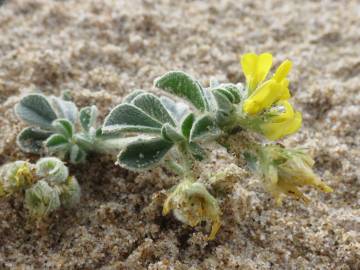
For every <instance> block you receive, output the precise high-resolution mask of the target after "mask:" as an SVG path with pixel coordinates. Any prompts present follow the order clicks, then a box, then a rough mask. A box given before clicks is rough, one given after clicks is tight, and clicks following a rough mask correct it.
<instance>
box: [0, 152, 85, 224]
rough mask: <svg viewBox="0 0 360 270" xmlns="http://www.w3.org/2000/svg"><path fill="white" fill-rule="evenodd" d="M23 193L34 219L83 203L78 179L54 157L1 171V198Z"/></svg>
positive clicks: (17, 163)
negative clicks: (61, 208)
mask: <svg viewBox="0 0 360 270" xmlns="http://www.w3.org/2000/svg"><path fill="white" fill-rule="evenodd" d="M20 192H25V199H24V206H25V208H26V209H27V210H28V211H29V214H30V216H31V217H32V218H35V219H42V218H44V217H46V216H47V215H49V214H50V213H51V212H53V211H55V210H57V209H58V208H60V207H61V206H62V207H65V208H69V207H73V206H75V205H76V204H78V203H79V201H80V186H79V184H78V182H77V180H76V178H75V177H73V176H70V175H69V170H68V168H67V167H66V166H65V165H64V163H63V162H62V161H61V160H59V159H57V158H54V157H45V158H41V159H39V160H38V162H36V164H32V163H30V162H27V161H20V160H18V161H14V162H10V163H7V164H4V165H2V166H1V167H0V198H3V197H8V196H12V195H14V194H15V193H20Z"/></svg>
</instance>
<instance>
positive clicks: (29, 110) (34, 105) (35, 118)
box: [15, 94, 57, 130]
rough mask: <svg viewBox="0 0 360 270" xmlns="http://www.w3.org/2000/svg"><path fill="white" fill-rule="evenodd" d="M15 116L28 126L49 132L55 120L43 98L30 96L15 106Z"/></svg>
mask: <svg viewBox="0 0 360 270" xmlns="http://www.w3.org/2000/svg"><path fill="white" fill-rule="evenodd" d="M15 113H16V115H17V116H18V117H19V118H21V119H22V120H23V121H24V122H26V123H27V124H29V125H33V126H39V127H40V128H43V129H47V130H51V129H52V126H51V123H52V122H53V121H54V120H55V119H56V118H57V116H56V113H55V112H54V110H53V109H52V107H51V105H50V103H49V101H48V100H47V99H46V97H45V96H43V95H39V94H30V95H27V96H25V97H24V98H23V99H22V100H21V101H20V102H19V103H18V104H16V106H15Z"/></svg>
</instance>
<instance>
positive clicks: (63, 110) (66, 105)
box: [50, 97, 78, 124]
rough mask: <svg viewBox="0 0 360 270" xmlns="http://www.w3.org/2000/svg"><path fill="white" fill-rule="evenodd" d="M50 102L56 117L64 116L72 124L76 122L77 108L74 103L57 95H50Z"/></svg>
mask: <svg viewBox="0 0 360 270" xmlns="http://www.w3.org/2000/svg"><path fill="white" fill-rule="evenodd" d="M50 102H51V105H52V107H53V108H54V109H55V111H56V114H57V116H58V118H65V119H67V120H69V121H70V122H72V123H74V124H75V123H76V121H77V116H78V108H77V107H76V105H75V103H73V102H71V101H66V100H63V99H61V98H58V97H51V98H50Z"/></svg>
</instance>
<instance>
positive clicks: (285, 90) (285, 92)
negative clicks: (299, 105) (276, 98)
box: [280, 78, 291, 100]
mask: <svg viewBox="0 0 360 270" xmlns="http://www.w3.org/2000/svg"><path fill="white" fill-rule="evenodd" d="M280 85H281V86H280V87H281V95H280V99H282V100H286V99H289V98H291V95H290V90H289V80H288V79H286V78H285V79H283V80H282V81H281V83H280Z"/></svg>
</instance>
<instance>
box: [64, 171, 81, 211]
mask: <svg viewBox="0 0 360 270" xmlns="http://www.w3.org/2000/svg"><path fill="white" fill-rule="evenodd" d="M80 195H81V189H80V186H79V183H78V181H77V180H76V178H75V177H72V176H70V177H68V179H67V180H66V183H65V184H63V185H61V193H60V201H61V204H62V205H63V206H64V207H73V206H75V205H76V204H78V203H79V202H80Z"/></svg>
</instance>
